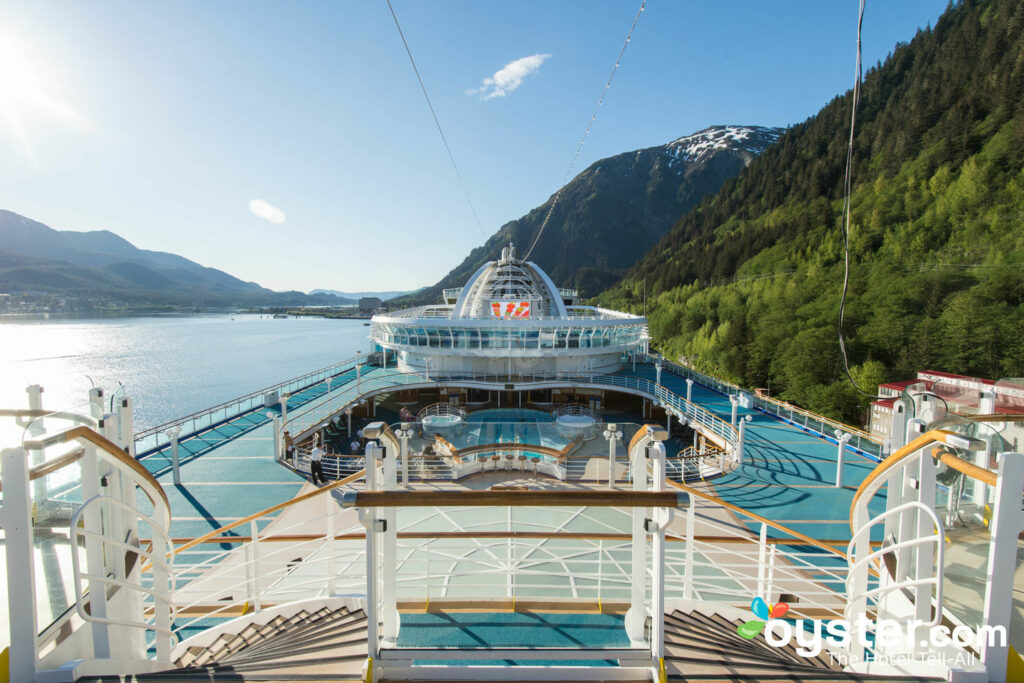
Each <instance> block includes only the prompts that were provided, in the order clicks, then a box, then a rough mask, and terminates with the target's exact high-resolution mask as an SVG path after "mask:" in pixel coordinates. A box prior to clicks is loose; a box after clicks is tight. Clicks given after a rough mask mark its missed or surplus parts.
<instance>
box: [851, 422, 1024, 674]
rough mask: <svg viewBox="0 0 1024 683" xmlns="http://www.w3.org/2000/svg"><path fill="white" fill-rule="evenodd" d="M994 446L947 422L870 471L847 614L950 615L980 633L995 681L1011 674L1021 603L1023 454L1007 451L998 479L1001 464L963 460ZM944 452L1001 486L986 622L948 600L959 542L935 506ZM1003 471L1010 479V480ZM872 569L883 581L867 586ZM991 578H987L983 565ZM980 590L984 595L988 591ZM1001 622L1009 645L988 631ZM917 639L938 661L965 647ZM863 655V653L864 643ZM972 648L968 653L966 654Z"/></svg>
mask: <svg viewBox="0 0 1024 683" xmlns="http://www.w3.org/2000/svg"><path fill="white" fill-rule="evenodd" d="M987 447H988V444H987V443H986V442H985V441H982V440H979V439H975V438H973V437H970V436H965V435H962V434H957V433H955V432H953V431H950V430H947V429H933V430H931V431H928V432H925V433H924V434H921V435H920V436H918V437H917V438H916V439H914V440H913V441H911V442H910V443H908V444H907V445H906V446H904V447H902V448H900V449H899V450H897V451H896V452H895V453H893V454H892V455H890V456H889V457H888V458H887V459H886V460H885V461H883V462H882V463H880V464H879V465H878V466H877V467H876V468H875V470H874V471H873V472H872V473H871V474H869V475H868V477H867V478H865V480H864V481H863V483H862V484H861V486H860V488H859V489H858V491H857V493H856V494H855V496H854V499H853V505H852V506H851V511H850V516H851V521H850V525H851V528H852V529H853V532H854V533H853V538H852V540H851V542H850V546H849V549H850V552H849V558H850V576H849V579H848V590H849V593H850V595H851V602H850V605H849V607H848V610H847V618H848V619H851V620H855V619H859V618H861V617H862V616H864V615H869V614H870V613H871V612H872V611H873V612H874V615H875V618H876V620H877V619H882V618H889V619H896V620H899V621H904V622H909V621H910V620H914V621H917V622H919V623H920V624H921V625H923V626H924V627H928V626H934V625H937V624H939V623H940V621H942V620H943V619H944V618H946V617H951V618H952V620H953V621H954V623H958V626H957V628H958V629H963V628H967V629H968V630H969V631H973V633H974V636H975V637H976V638H978V639H979V640H976V641H975V644H976V647H977V650H978V651H979V652H980V655H981V656H980V659H981V662H982V663H984V666H985V667H986V668H987V672H988V680H990V681H1005V680H1007V679H1006V661H1007V648H1006V637H1005V636H1006V634H1007V633H1008V631H1009V619H1010V609H1009V608H1008V607H1007V605H1009V604H1011V603H1012V591H1013V588H1012V586H1013V578H1012V576H1013V572H1014V569H1015V567H1014V565H1015V562H1014V558H1016V552H1017V537H1018V534H1019V533H1020V531H1021V530H1022V529H1024V515H1022V513H1021V491H1022V488H1024V455H1020V454H1017V453H1003V454H1001V455H1000V456H999V460H1000V472H999V475H998V478H997V477H996V475H995V474H993V473H992V472H989V471H987V470H985V469H983V468H980V467H978V466H976V465H974V464H972V463H971V462H970V460H969V459H964V458H965V457H970V456H971V454H972V453H976V452H984V451H985V450H986V448H987ZM937 460H941V461H942V462H943V463H945V464H946V465H947V466H948V467H951V468H953V469H956V470H957V471H959V472H960V473H962V474H963V475H965V476H968V477H971V478H974V479H976V480H977V481H978V483H979V484H980V483H982V482H984V484H985V485H987V486H994V487H995V488H996V490H997V495H996V498H995V503H994V506H993V508H992V519H993V522H992V528H991V533H990V537H989V541H988V555H989V565H988V572H987V578H986V580H985V585H984V598H983V600H984V602H983V604H984V612H983V617H982V620H981V624H980V625H978V628H977V629H974V627H973V624H970V623H966V622H965V621H964V620H963V619H962V616H963V615H957V614H955V613H953V612H952V611H950V609H949V608H948V607H947V606H946V605H944V604H943V584H944V573H945V564H944V562H945V557H946V556H947V555H948V553H949V552H950V550H949V548H947V539H946V533H945V529H944V526H943V522H942V520H941V518H940V516H939V515H938V514H937V512H936V507H937V506H936V495H937V494H936V491H937V488H938V487H937V485H936V471H937V464H936V461H937ZM1004 476H1006V477H1008V478H1006V479H1004ZM883 490H884V491H885V505H886V510H885V512H883V513H881V514H877V515H873V514H871V513H869V505H871V504H872V502H873V501H874V499H875V497H876V496H878V495H879V494H880V493H881V492H882V491H883ZM997 517H998V518H999V521H998V522H997V521H996V518H997ZM1000 527H1001V528H1000ZM872 530H881V534H877V533H876V536H881V538H882V539H883V540H882V546H881V548H878V549H873V548H872V547H871V546H870V543H869V541H870V538H871V532H872ZM953 543H954V544H955V543H956V541H955V540H954V541H953ZM872 572H875V573H876V574H877V575H878V577H879V581H878V585H877V587H875V588H869V587H868V582H869V581H870V575H871V573H872ZM982 576H983V577H984V576H985V574H984V572H983V574H982ZM978 597H979V599H981V598H982V596H981V595H980V594H979V596H978ZM974 623H975V624H976V623H977V622H974ZM999 629H1002V630H1003V631H1002V632H1003V635H1004V637H1003V639H1002V642H1001V643H1000V642H998V640H997V641H995V642H993V641H987V640H985V639H983V638H982V636H983V634H986V633H992V632H994V631H998V630H999ZM910 640H911V641H913V642H911V643H910V645H911V649H912V653H911V654H912V656H916V657H923V658H928V659H929V660H931V661H936V660H938V661H951V657H955V656H958V654H957V653H963V651H962V650H959V649H956V648H955V647H954V652H953V654H952V655H951V654H950V651H949V648H948V647H944V646H941V645H940V644H937V643H935V642H933V641H930V640H929V639H927V638H922V639H920V640H919V639H918V638H917V637H916V636H915V637H914V638H911V639H910ZM979 641H980V642H979ZM860 649H861V650H862V649H863V648H860ZM882 653H884V650H883V651H882ZM854 654H855V655H860V654H862V652H859V651H855V653H854ZM963 656H967V654H966V653H963Z"/></svg>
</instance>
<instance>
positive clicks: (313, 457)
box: [309, 445, 327, 486]
mask: <svg viewBox="0 0 1024 683" xmlns="http://www.w3.org/2000/svg"><path fill="white" fill-rule="evenodd" d="M323 457H324V449H322V448H320V446H319V445H317V446H313V450H312V451H310V452H309V476H310V478H311V479H312V480H313V485H314V486H319V485H320V484H322V483H323V484H326V483H327V480H326V479H324V471H323V469H321V467H320V461H321V460H323Z"/></svg>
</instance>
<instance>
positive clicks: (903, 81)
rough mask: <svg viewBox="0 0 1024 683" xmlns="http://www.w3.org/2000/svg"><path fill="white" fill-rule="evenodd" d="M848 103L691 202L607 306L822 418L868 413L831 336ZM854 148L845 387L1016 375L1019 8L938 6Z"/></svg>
mask: <svg viewBox="0 0 1024 683" xmlns="http://www.w3.org/2000/svg"><path fill="white" fill-rule="evenodd" d="M851 99H852V95H851V93H849V92H848V93H847V94H846V95H845V96H842V97H836V98H835V99H833V100H832V101H831V102H829V103H828V104H826V105H825V106H824V108H822V109H821V111H820V112H819V113H818V114H816V115H815V116H813V117H812V118H810V119H808V120H807V121H806V122H804V123H802V124H800V125H797V126H793V127H792V128H790V129H788V130H787V132H786V133H785V134H784V135H783V136H782V137H781V138H780V139H779V141H778V143H777V144H776V145H773V146H772V147H771V148H769V149H768V150H766V151H765V152H764V153H763V154H762V155H760V156H759V157H758V158H756V159H755V160H754V161H752V162H751V163H750V165H749V166H748V167H747V168H746V169H745V170H743V171H742V172H741V173H740V174H739V175H738V176H737V177H736V178H735V179H733V180H730V181H728V182H726V183H725V184H724V185H723V186H722V188H721V190H720V191H719V192H718V193H717V194H715V195H713V196H709V197H707V198H705V199H704V200H703V201H701V202H700V203H699V204H698V205H697V207H696V208H694V209H693V210H692V211H690V212H689V213H687V214H686V215H685V216H683V217H682V218H681V219H680V220H679V221H678V222H676V224H675V225H674V226H673V227H672V229H671V231H670V232H669V233H668V234H667V235H666V236H665V237H664V238H663V239H662V240H661V241H660V242H659V243H658V244H657V245H656V246H655V247H654V248H653V249H651V250H650V251H649V252H648V253H647V255H646V256H645V257H644V258H643V259H642V260H641V261H639V262H638V263H637V264H636V265H635V266H634V267H633V268H632V269H631V270H630V271H629V273H628V275H627V276H626V277H625V278H624V280H623V281H622V282H621V284H619V285H618V286H616V287H615V288H613V289H611V290H610V291H607V292H605V293H604V294H603V295H602V296H601V301H602V303H604V304H606V305H610V306H614V307H620V308H628V309H632V310H639V309H640V308H641V306H642V299H643V296H644V293H645V292H646V297H647V311H648V313H649V318H650V327H651V332H652V336H653V337H654V340H655V342H656V344H657V345H658V346H659V347H660V348H661V349H662V350H663V351H664V352H666V354H668V355H671V356H673V357H682V358H684V359H686V360H688V361H689V362H691V363H693V364H694V365H695V366H697V367H698V368H699V369H702V370H704V371H708V372H711V373H714V374H717V375H720V376H723V377H725V378H727V379H730V380H732V381H736V382H739V383H741V384H743V385H746V386H748V387H770V388H771V390H772V392H773V393H776V394H779V395H781V397H782V398H784V399H786V400H789V401H793V402H796V403H798V404H800V405H803V406H805V407H808V408H811V409H814V410H817V411H820V412H823V413H825V414H827V415H830V416H832V417H836V418H840V419H844V420H848V421H853V420H857V419H858V418H860V417H862V416H863V414H864V411H865V409H866V405H867V402H868V400H869V397H865V396H862V395H860V394H859V393H858V392H857V390H856V389H855V388H854V387H853V386H852V385H851V383H850V382H849V381H847V379H846V376H845V371H844V369H843V363H842V357H841V355H840V347H839V339H838V335H837V322H838V315H839V310H838V309H839V302H840V291H841V286H842V281H843V259H844V251H843V237H842V232H841V225H842V222H841V217H842V204H843V184H844V182H843V177H844V167H845V161H846V147H847V140H848V138H849V134H850V128H849V126H850V110H851ZM856 123H857V127H856V135H855V140H854V160H853V184H854V186H853V194H852V224H851V235H850V251H851V253H850V258H851V280H850V295H849V298H848V301H847V305H846V316H845V324H844V333H845V335H844V336H845V340H846V346H847V349H848V352H849V362H850V365H851V371H852V374H853V376H854V377H855V378H856V379H857V380H858V383H859V384H860V385H861V386H862V387H863V388H864V389H865V390H866V391H868V392H870V393H874V391H875V389H876V386H875V385H876V384H877V383H878V382H879V381H886V380H889V379H903V378H908V377H913V376H914V374H915V373H916V372H917V371H918V370H923V369H927V368H931V369H935V370H943V371H946V372H953V373H963V374H970V375H979V376H982V377H989V378H999V377H1005V376H1019V375H1020V372H1021V368H1022V367H1024V335H1021V334H1020V331H1021V330H1022V329H1024V231H1022V230H1021V217H1022V216H1024V3H1020V2H1019V0H988V1H982V0H963V1H962V2H959V3H956V4H953V3H951V4H950V6H949V8H948V9H947V10H946V12H945V13H944V14H943V15H942V17H941V18H940V19H939V20H938V21H937V23H936V25H935V27H934V28H931V29H927V30H921V31H919V32H918V33H917V35H916V36H915V37H914V39H913V40H912V41H911V42H910V43H909V44H900V45H897V46H896V48H895V49H894V51H893V52H892V54H891V55H890V56H889V57H888V58H887V59H886V61H885V63H884V64H879V65H877V66H876V67H875V68H872V69H870V70H869V71H868V73H867V74H866V76H865V79H864V83H863V90H862V101H861V104H860V107H859V110H858V113H857V121H856Z"/></svg>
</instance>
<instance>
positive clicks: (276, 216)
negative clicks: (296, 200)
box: [249, 199, 288, 223]
mask: <svg viewBox="0 0 1024 683" xmlns="http://www.w3.org/2000/svg"><path fill="white" fill-rule="evenodd" d="M249 210H250V211H252V212H253V213H254V214H256V215H257V216H259V217H260V218H266V219H267V220H268V221H270V222H271V223H284V222H285V221H286V220H288V219H287V217H286V216H285V215H284V211H282V210H281V209H279V208H277V207H276V206H273V205H272V204H268V203H267V202H265V201H263V200H262V199H254V200H252V201H251V202H249Z"/></svg>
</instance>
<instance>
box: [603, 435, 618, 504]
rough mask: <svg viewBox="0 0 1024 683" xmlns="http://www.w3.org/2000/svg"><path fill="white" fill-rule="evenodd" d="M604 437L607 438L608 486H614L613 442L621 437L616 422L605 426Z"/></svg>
mask: <svg viewBox="0 0 1024 683" xmlns="http://www.w3.org/2000/svg"><path fill="white" fill-rule="evenodd" d="M604 438H606V439H608V488H610V489H613V488H615V442H616V441H618V440H619V439H621V438H622V432H621V431H620V430H619V429H618V425H616V424H608V425H606V426H605V430H604Z"/></svg>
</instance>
